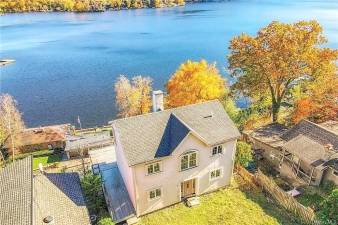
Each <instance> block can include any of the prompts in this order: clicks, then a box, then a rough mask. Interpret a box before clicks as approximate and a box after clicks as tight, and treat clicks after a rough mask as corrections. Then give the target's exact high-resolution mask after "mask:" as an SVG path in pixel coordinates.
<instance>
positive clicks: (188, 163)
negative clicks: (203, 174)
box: [181, 152, 197, 170]
mask: <svg viewBox="0 0 338 225" xmlns="http://www.w3.org/2000/svg"><path fill="white" fill-rule="evenodd" d="M196 166H197V153H196V152H188V153H185V154H184V155H183V156H182V157H181V170H187V169H190V168H193V167H196Z"/></svg>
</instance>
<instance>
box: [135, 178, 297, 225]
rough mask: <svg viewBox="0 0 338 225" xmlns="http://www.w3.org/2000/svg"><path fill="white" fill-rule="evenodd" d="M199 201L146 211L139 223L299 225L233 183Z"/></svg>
mask: <svg viewBox="0 0 338 225" xmlns="http://www.w3.org/2000/svg"><path fill="white" fill-rule="evenodd" d="M235 183H236V182H235ZM200 202H201V204H200V205H199V206H196V207H194V208H188V207H186V206H185V205H184V204H182V203H180V204H177V205H174V206H172V207H169V208H166V209H164V210H160V211H157V212H155V213H152V214H149V215H147V216H144V217H142V219H141V221H140V222H139V225H167V224H175V225H205V224H208V225H301V223H300V222H299V221H297V220H296V218H294V217H293V216H292V215H291V214H289V213H287V212H286V211H285V210H283V209H282V208H281V207H279V206H278V205H276V203H274V202H271V201H270V200H268V199H267V198H266V197H265V195H264V194H263V193H262V192H260V191H257V190H246V191H245V190H241V188H237V187H236V185H233V186H232V187H230V188H227V189H222V190H219V191H217V192H214V193H210V194H207V195H204V196H202V197H201V198H200Z"/></svg>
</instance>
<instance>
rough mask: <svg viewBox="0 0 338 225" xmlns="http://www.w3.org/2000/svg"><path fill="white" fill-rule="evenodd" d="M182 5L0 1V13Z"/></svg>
mask: <svg viewBox="0 0 338 225" xmlns="http://www.w3.org/2000/svg"><path fill="white" fill-rule="evenodd" d="M184 4H185V0H0V12H2V13H14V12H53V11H56V12H66V11H69V12H100V11H106V10H110V9H111V10H120V9H138V8H160V7H174V6H180V5H184Z"/></svg>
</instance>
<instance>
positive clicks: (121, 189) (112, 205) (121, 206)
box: [100, 164, 135, 223]
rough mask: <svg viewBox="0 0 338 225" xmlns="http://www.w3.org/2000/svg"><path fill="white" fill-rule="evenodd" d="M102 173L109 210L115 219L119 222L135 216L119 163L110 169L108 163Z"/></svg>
mask: <svg viewBox="0 0 338 225" xmlns="http://www.w3.org/2000/svg"><path fill="white" fill-rule="evenodd" d="M100 167H101V165H100ZM101 175H102V178H103V182H104V189H105V197H106V201H107V205H108V210H109V212H110V214H111V215H112V216H113V219H114V221H115V222H117V223H118V222H121V221H125V220H127V219H129V218H132V217H134V216H135V209H134V206H133V204H132V202H131V200H130V198H129V194H128V191H127V188H126V186H125V184H124V182H123V179H122V176H121V174H120V171H119V169H118V167H117V165H116V164H115V165H112V167H111V168H109V169H108V168H107V165H106V166H105V169H104V170H101Z"/></svg>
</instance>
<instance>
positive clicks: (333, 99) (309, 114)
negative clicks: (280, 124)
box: [291, 63, 338, 123]
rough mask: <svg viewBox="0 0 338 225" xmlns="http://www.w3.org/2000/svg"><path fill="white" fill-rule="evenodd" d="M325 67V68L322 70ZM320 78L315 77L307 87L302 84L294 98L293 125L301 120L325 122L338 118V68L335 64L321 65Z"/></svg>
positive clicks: (319, 68)
mask: <svg viewBox="0 0 338 225" xmlns="http://www.w3.org/2000/svg"><path fill="white" fill-rule="evenodd" d="M322 67H324V68H322ZM318 70H320V71H319V72H318V73H319V74H321V75H319V76H315V77H314V78H313V79H312V80H311V81H310V82H309V81H307V80H305V81H304V82H305V83H309V84H307V85H302V84H300V85H299V87H297V88H298V89H300V91H298V94H296V95H295V96H294V98H295V99H294V102H295V107H294V109H293V112H292V115H291V118H292V122H293V123H297V122H299V121H300V120H301V119H309V120H311V121H313V122H323V121H327V120H331V119H336V118H338V76H337V74H338V68H337V65H336V64H335V63H330V64H329V65H327V64H321V65H319V67H318Z"/></svg>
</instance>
